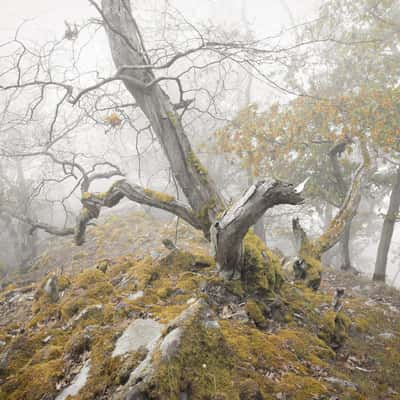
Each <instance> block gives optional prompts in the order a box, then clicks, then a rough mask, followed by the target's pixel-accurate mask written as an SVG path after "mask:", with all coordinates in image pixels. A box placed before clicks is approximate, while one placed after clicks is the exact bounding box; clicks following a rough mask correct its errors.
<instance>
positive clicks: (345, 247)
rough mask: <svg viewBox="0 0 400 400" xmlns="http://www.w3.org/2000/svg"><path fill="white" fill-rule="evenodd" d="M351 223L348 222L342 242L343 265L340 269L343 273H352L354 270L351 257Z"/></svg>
mask: <svg viewBox="0 0 400 400" xmlns="http://www.w3.org/2000/svg"><path fill="white" fill-rule="evenodd" d="M351 223H352V221H348V222H347V223H346V226H345V228H344V232H343V237H342V239H341V240H340V252H341V256H342V265H341V266H340V269H342V270H343V271H350V270H351V269H352V265H351V257H350V237H351Z"/></svg>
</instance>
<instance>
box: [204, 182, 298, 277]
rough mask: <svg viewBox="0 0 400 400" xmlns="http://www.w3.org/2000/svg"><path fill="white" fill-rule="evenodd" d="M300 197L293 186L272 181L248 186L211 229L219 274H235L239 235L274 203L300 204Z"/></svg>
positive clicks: (239, 255) (238, 263)
mask: <svg viewBox="0 0 400 400" xmlns="http://www.w3.org/2000/svg"><path fill="white" fill-rule="evenodd" d="M302 201H303V198H302V196H301V194H300V193H298V192H297V191H296V190H295V188H294V186H292V185H290V184H286V183H283V182H279V181H274V180H263V181H259V182H258V183H256V184H254V185H252V186H251V187H250V188H249V189H248V190H247V192H246V193H245V194H244V196H243V197H242V198H241V199H240V200H239V201H238V202H236V204H234V205H233V206H232V207H230V208H229V209H228V210H227V211H226V212H225V213H224V214H223V216H222V217H221V218H220V219H219V220H218V221H216V222H215V223H214V224H213V226H212V228H211V240H212V244H213V248H214V251H215V254H216V260H217V263H218V267H219V269H220V273H221V275H222V276H223V277H224V278H226V279H232V278H235V277H239V274H240V272H241V264H242V261H243V260H242V255H243V246H242V242H243V238H244V237H245V235H246V233H247V232H248V230H249V228H250V227H251V226H252V225H254V224H255V223H256V222H257V221H258V219H259V218H261V216H262V215H263V214H264V213H265V212H266V211H267V210H268V209H269V208H272V207H274V206H276V205H278V204H292V205H295V204H300V203H301V202H302Z"/></svg>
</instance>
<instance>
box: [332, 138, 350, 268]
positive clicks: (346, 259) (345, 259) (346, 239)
mask: <svg viewBox="0 0 400 400" xmlns="http://www.w3.org/2000/svg"><path fill="white" fill-rule="evenodd" d="M350 143H351V141H350V140H349V139H348V138H345V139H344V140H343V141H341V142H339V143H337V144H335V145H334V146H333V147H332V148H331V149H330V151H329V158H330V160H331V165H332V169H333V175H334V177H335V180H336V185H337V190H338V192H339V193H340V196H341V198H342V200H343V199H344V198H345V197H346V192H347V190H348V187H347V185H346V182H345V181H344V178H343V173H342V169H341V167H340V163H339V156H340V155H341V154H342V153H343V151H344V150H345V148H346V146H347V145H349V144H350ZM351 223H352V219H349V220H348V221H347V222H346V226H345V229H344V232H343V236H342V238H341V240H340V256H341V260H342V261H341V266H340V268H341V269H342V270H344V271H349V270H351V269H352V265H351V257H350V237H351Z"/></svg>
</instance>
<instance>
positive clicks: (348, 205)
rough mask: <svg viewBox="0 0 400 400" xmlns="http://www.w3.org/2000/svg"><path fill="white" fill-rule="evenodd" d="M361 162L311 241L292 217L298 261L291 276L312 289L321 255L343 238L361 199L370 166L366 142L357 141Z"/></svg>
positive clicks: (318, 279)
mask: <svg viewBox="0 0 400 400" xmlns="http://www.w3.org/2000/svg"><path fill="white" fill-rule="evenodd" d="M360 149H361V154H362V156H363V162H362V163H361V164H360V166H359V167H358V168H357V170H356V172H355V173H354V176H353V179H352V182H351V185H350V188H349V190H348V192H347V195H346V198H345V199H344V201H343V203H342V206H341V208H340V210H339V212H338V213H337V214H336V216H335V217H334V218H333V219H332V221H331V222H330V224H329V226H328V227H327V228H326V229H325V231H324V232H323V234H322V235H320V236H319V237H318V238H316V239H314V240H310V239H309V238H308V237H307V234H306V232H305V231H304V229H303V228H302V227H301V225H300V221H299V220H298V219H295V220H293V234H294V237H295V241H296V244H297V248H298V256H299V260H297V261H296V263H295V265H294V269H295V275H296V274H297V275H298V276H299V277H301V279H304V280H306V281H307V284H308V285H309V286H310V287H312V288H313V289H317V288H318V286H319V284H320V281H321V274H322V265H321V258H322V255H323V254H324V253H325V252H326V251H328V250H329V249H331V248H332V247H333V246H334V245H336V244H337V243H338V242H339V241H340V240H341V239H342V237H343V234H344V232H345V230H346V227H347V226H348V224H349V221H351V220H352V219H353V217H354V215H355V214H356V212H357V209H358V206H359V204H360V201H361V187H362V185H363V183H364V181H365V179H366V176H367V174H368V171H369V169H370V168H369V167H370V163H371V161H370V157H369V153H368V149H367V146H366V143H365V142H364V141H363V140H360Z"/></svg>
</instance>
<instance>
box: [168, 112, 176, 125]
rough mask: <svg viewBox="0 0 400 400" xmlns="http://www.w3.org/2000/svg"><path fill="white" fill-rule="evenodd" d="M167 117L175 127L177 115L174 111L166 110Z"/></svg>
mask: <svg viewBox="0 0 400 400" xmlns="http://www.w3.org/2000/svg"><path fill="white" fill-rule="evenodd" d="M167 116H168V119H169V120H170V122H171V124H172V126H173V127H174V128H176V127H177V126H178V116H177V115H176V113H175V112H172V111H168V112H167Z"/></svg>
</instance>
